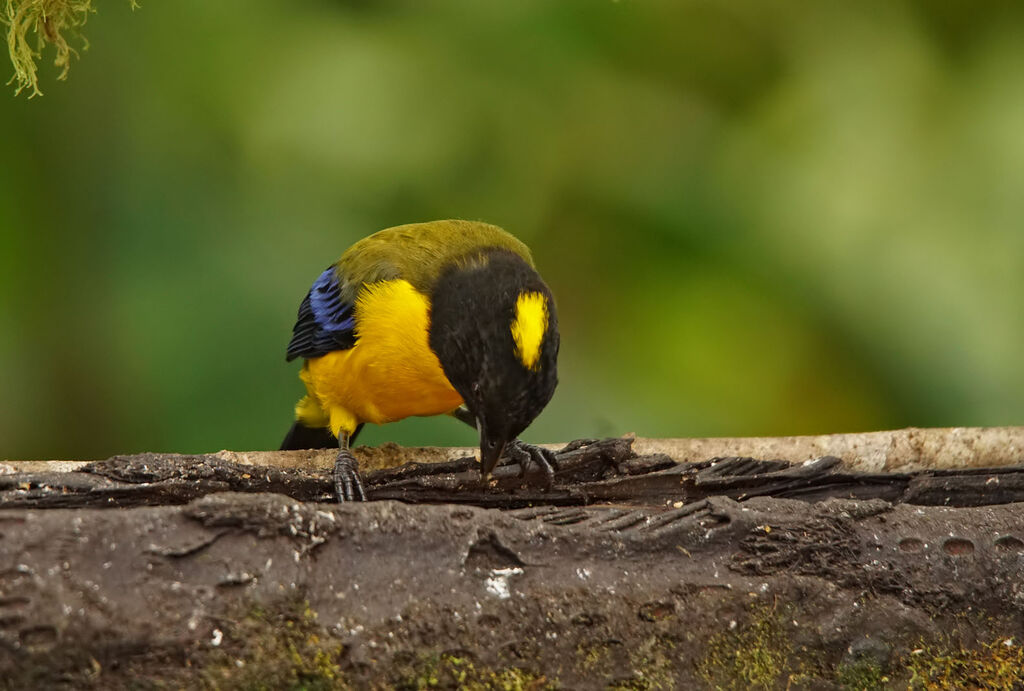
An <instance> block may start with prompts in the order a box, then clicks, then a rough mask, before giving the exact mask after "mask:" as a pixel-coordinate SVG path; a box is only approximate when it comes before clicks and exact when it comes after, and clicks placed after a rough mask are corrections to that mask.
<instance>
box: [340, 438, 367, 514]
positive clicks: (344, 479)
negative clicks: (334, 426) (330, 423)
mask: <svg viewBox="0 0 1024 691" xmlns="http://www.w3.org/2000/svg"><path fill="white" fill-rule="evenodd" d="M348 440H349V435H348V434H346V433H345V432H342V433H341V434H339V435H338V458H337V460H335V461H334V491H335V495H336V496H337V499H338V502H339V503H340V502H346V501H366V491H365V490H364V489H363V481H362V480H361V479H360V478H359V461H357V460H356V457H355V456H353V455H352V451H351V450H349V448H348Z"/></svg>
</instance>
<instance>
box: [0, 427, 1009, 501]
mask: <svg viewBox="0 0 1024 691" xmlns="http://www.w3.org/2000/svg"><path fill="white" fill-rule="evenodd" d="M365 481H366V486H367V491H368V495H369V498H370V499H371V500H382V499H395V500H399V501H403V502H406V503H431V504H471V505H475V506H480V507H485V508H504V509H511V508H519V507H524V506H533V505H555V506H584V505H590V504H595V503H608V502H614V503H621V504H646V505H666V504H688V503H691V502H694V501H699V500H701V499H704V498H707V497H710V496H725V497H730V498H734V499H738V500H744V499H748V498H750V497H754V496H772V497H780V498H793V499H802V500H804V501H821V500H823V499H828V498H844V499H862V500H868V499H884V500H886V501H889V502H893V503H906V504H918V505H939V506H980V505H984V504H1006V503H1012V502H1024V466H1021V465H1012V466H1003V467H993V468H962V469H936V470H920V471H912V472H903V473H866V472H855V471H851V470H849V469H847V468H846V467H845V465H844V463H843V462H842V461H841V460H840V459H839V458H836V457H828V456H826V457H822V458H819V459H816V460H813V461H806V462H804V463H796V464H790V463H788V462H787V461H785V460H754V459H749V458H737V457H730V458H717V459H710V460H705V461H701V462H696V463H686V462H683V463H680V462H676V461H674V460H673V459H672V458H670V457H668V456H666V455H663V454H647V455H638V454H637V453H635V452H634V451H633V449H632V441H631V440H629V439H605V440H601V441H588V440H583V441H579V442H573V443H572V444H569V445H567V446H566V447H565V448H564V449H563V450H562V451H561V452H560V453H559V454H558V471H557V473H556V476H555V483H554V485H553V486H552V487H543V486H542V483H541V478H540V477H539V476H538V475H537V474H536V473H532V472H527V474H526V476H525V477H520V469H519V468H518V466H506V467H501V468H499V469H498V470H497V471H496V473H495V477H494V479H493V481H492V482H491V483H490V484H488V485H484V484H483V483H482V482H481V481H480V479H479V473H478V470H477V463H476V461H475V460H474V459H473V458H471V457H465V458H461V459H456V460H452V461H446V462H442V463H409V464H406V465H403V466H400V467H397V468H389V469H384V470H377V471H373V472H370V473H368V474H367V475H366V477H365ZM223 491H234V492H274V493H278V494H283V495H285V496H288V497H291V498H293V499H298V500H301V501H329V500H330V499H331V492H332V491H333V490H332V485H331V482H330V476H329V473H328V472H327V471H322V470H321V471H314V470H303V469H297V468H278V467H260V466H252V465H246V464H241V463H235V462H232V461H226V460H223V459H222V458H220V457H218V456H214V455H207V456H184V455H175V454H141V455H138V456H125V457H115V458H112V459H109V460H106V461H99V462H95V463H90V464H86V465H84V466H81V467H79V468H77V469H75V470H72V471H67V472H27V473H9V474H6V475H0V508H55V507H124V506H139V505H162V504H183V503H186V502H189V501H191V500H193V499H196V498H198V497H201V496H205V495H207V494H210V493H213V492H223Z"/></svg>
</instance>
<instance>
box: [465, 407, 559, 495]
mask: <svg viewBox="0 0 1024 691" xmlns="http://www.w3.org/2000/svg"><path fill="white" fill-rule="evenodd" d="M452 417H454V418H455V419H456V420H461V421H462V422H464V423H466V424H467V425H469V426H470V427H472V428H473V429H476V418H475V417H473V413H471V412H469V409H468V408H467V407H466V406H459V407H458V408H456V409H455V410H453V411H452ZM531 461H532V462H533V463H536V464H537V466H538V467H539V468H540V469H541V470H542V471H543V472H544V478H545V482H546V486H547V487H551V485H553V484H554V482H555V470H556V469H557V468H558V459H557V455H556V454H555V452H554V451H549V450H548V449H543V448H541V447H539V446H534V445H533V444H527V443H526V442H524V441H520V440H518V439H513V440H512V441H510V442H509V443H508V445H507V446H506V447H505V453H504V455H503V456H502V458H501V460H499V461H498V467H501V466H505V465H511V464H516V463H517V464H519V477H523V476H525V475H526V467H527V466H528V465H529V464H530V462H531Z"/></svg>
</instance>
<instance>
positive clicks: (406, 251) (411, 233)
mask: <svg viewBox="0 0 1024 691" xmlns="http://www.w3.org/2000/svg"><path fill="white" fill-rule="evenodd" d="M491 247H495V248H501V249H506V250H509V251H511V252H514V253H515V254H518V255H519V256H520V257H522V258H523V259H524V260H526V262H527V263H528V264H529V265H530V266H533V259H532V258H531V256H530V250H529V248H528V247H527V246H526V245H524V244H523V243H522V242H520V241H519V240H517V239H516V238H514V237H513V236H512V235H510V234H509V233H507V232H505V231H504V230H502V229H501V228H499V227H498V226H494V225H491V224H489V223H478V222H475V221H460V220H447V221H431V222H429V223H410V224H407V225H402V226H395V227H394V228H388V229H386V230H382V231H380V232H377V233H374V234H373V235H371V236H369V237H367V238H363V239H362V240H360V241H359V242H357V243H356V244H354V245H352V246H351V247H350V248H349V249H348V250H347V251H346V252H345V254H344V255H342V257H341V259H340V260H339V261H338V263H337V269H338V276H339V278H340V279H341V284H342V285H341V297H342V300H344V301H345V302H348V303H352V302H354V301H355V298H356V294H357V293H358V292H359V289H360V288H361V287H362V285H363V284H364V283H375V282H377V281H386V280H393V279H397V278H402V279H405V280H406V281H409V283H411V284H412V286H413V287H414V288H416V290H418V291H420V292H421V293H424V294H429V293H430V292H431V290H432V288H433V286H434V284H435V283H436V281H437V279H438V277H439V276H440V274H441V270H442V269H443V268H444V267H445V266H446V265H448V264H449V263H450V262H452V261H457V260H458V259H460V258H461V257H467V256H472V255H474V254H476V253H477V252H478V251H479V250H482V249H485V248H491Z"/></svg>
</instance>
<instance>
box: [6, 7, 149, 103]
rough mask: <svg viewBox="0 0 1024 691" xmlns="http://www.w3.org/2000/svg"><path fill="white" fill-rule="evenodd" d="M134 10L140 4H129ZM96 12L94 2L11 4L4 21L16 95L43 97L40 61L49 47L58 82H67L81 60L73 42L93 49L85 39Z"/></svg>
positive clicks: (84, 47) (7, 8)
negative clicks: (73, 63) (76, 59)
mask: <svg viewBox="0 0 1024 691" xmlns="http://www.w3.org/2000/svg"><path fill="white" fill-rule="evenodd" d="M129 2H131V5H132V7H133V8H135V7H138V3H137V0H129ZM92 12H95V10H94V9H93V7H92V0H7V7H6V12H5V13H4V17H3V21H4V23H5V24H6V25H7V50H8V52H9V53H10V55H11V63H12V64H13V65H14V76H13V77H11V80H10V82H8V83H11V82H14V83H15V84H16V86H15V90H14V93H15V94H19V93H21V91H22V90H23V89H30V90H31V95H32V96H37V95H41V94H42V92H41V91H40V90H39V78H38V75H37V65H36V60H38V59H39V58H40V57H41V56H42V52H43V49H45V48H46V45H47V44H51V45H53V47H54V50H55V52H56V56H55V58H54V61H53V64H54V65H56V67H57V69H59V70H60V74H58V75H57V79H65V78H66V77H67V76H68V70H69V69H71V57H72V56H77V55H78V51H77V50H75V49H74V48H73V47H72V46H71V43H70V42H69V37H70V39H71V40H77V41H80V42H81V45H82V49H83V50H85V49H86V48H88V47H89V43H88V41H86V40H85V37H84V36H83V35H82V27H83V26H85V22H86V20H87V19H88V18H89V15H90V14H91V13H92Z"/></svg>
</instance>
